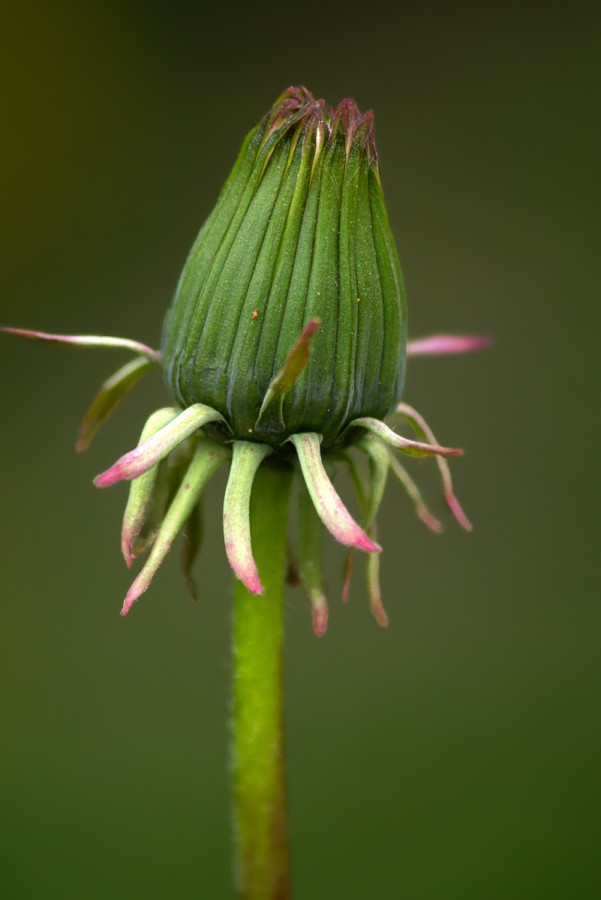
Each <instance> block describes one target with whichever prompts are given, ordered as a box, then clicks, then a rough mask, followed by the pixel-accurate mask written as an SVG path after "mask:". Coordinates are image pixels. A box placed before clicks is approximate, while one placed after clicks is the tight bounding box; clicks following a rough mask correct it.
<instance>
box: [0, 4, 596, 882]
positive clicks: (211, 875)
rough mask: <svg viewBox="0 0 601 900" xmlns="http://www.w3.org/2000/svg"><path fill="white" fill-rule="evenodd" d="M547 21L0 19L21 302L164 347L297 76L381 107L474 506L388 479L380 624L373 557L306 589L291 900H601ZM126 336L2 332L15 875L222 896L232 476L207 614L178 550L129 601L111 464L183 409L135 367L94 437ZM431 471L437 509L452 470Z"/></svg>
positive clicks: (6, 190) (581, 173)
mask: <svg viewBox="0 0 601 900" xmlns="http://www.w3.org/2000/svg"><path fill="white" fill-rule="evenodd" d="M592 9H593V6H592V5H591V7H590V8H589V7H587V6H586V5H580V4H578V3H571V4H565V5H563V7H562V5H555V6H549V5H544V6H543V5H541V6H537V5H533V4H528V3H526V4H523V3H522V4H511V3H510V4H479V5H474V6H473V7H470V6H461V4H459V5H457V4H448V5H444V6H443V5H440V6H438V7H437V6H435V5H432V4H415V3H405V2H404V0H403V2H399V3H397V4H396V5H395V7H394V9H393V10H392V11H386V10H385V9H384V8H377V7H375V6H372V7H366V8H363V9H359V10H357V11H356V12H352V11H351V10H350V9H349V8H347V7H344V6H342V5H337V6H328V5H327V4H325V5H320V6H319V7H315V8H312V7H311V5H306V4H305V5H303V6H302V7H298V6H294V7H290V6H282V5H280V6H278V7H273V8H270V7H267V6H265V7H260V6H258V5H256V4H253V5H248V6H247V7H244V8H240V9H238V8H237V7H236V6H231V5H226V4H222V5H221V6H219V5H218V6H217V7H216V8H208V7H206V6H204V5H202V4H189V5H186V4H178V3H174V4H164V3H163V4H160V3H152V2H151V3H141V2H140V3H136V2H125V3H116V2H97V0H87V2H85V3H84V2H66V0H57V2H55V3H53V4H45V3H41V2H35V0H34V2H33V3H32V4H28V5H25V4H23V5H19V6H17V5H16V4H15V5H14V6H12V7H11V6H9V7H6V6H5V8H4V12H3V26H2V36H1V38H0V40H1V42H2V50H1V53H0V60H1V62H0V65H1V66H2V69H3V71H2V73H1V76H2V77H1V79H0V81H1V83H2V85H3V91H4V95H5V96H4V99H3V101H2V124H3V128H2V132H3V136H2V140H1V141H0V157H1V158H0V185H1V186H0V195H1V197H2V216H1V224H0V228H1V235H0V257H1V273H2V274H1V279H2V284H1V288H0V308H1V315H0V319H1V321H2V323H5V324H13V325H21V326H24V327H33V328H40V329H46V330H49V331H62V332H73V333H77V332H80V333H81V332H87V333H94V332H97V333H109V334H117V335H125V336H131V337H135V338H138V339H140V340H143V341H146V342H148V343H151V344H155V345H156V344H157V342H158V338H159V333H160V327H161V322H162V317H163V314H164V311H165V309H166V305H167V303H168V301H169V299H170V297H171V294H172V291H173V288H174V285H175V282H176V280H177V277H178V274H179V271H180V268H181V266H182V264H183V261H184V258H185V256H186V253H187V250H188V247H189V245H190V244H191V242H192V240H193V238H194V236H195V234H196V231H197V230H198V228H199V226H200V224H201V222H202V220H203V219H204V217H205V216H206V215H207V214H208V212H209V210H210V208H211V204H212V203H213V201H214V199H215V197H216V195H217V192H218V190H219V188H220V186H221V184H222V182H223V180H224V178H225V176H226V174H227V172H228V170H229V168H230V166H231V164H232V162H233V160H234V157H235V155H236V153H237V150H238V146H239V144H240V142H241V139H242V137H243V135H244V134H245V132H246V131H247V129H248V128H249V127H250V126H251V125H252V123H253V122H254V121H255V120H256V119H257V118H258V117H259V116H260V115H262V114H263V112H264V111H265V110H266V109H267V108H268V107H269V105H270V104H271V101H272V100H273V98H274V97H275V96H276V94H277V93H278V92H279V91H280V90H281V89H282V88H284V87H285V86H287V85H288V84H291V83H304V84H306V85H307V86H308V87H309V88H311V89H312V90H313V91H314V92H315V93H316V94H318V95H319V96H324V97H326V98H328V100H329V101H331V102H337V101H339V100H340V99H341V98H342V97H344V96H348V95H351V96H354V97H355V98H356V99H357V101H358V103H359V104H360V106H361V107H362V108H369V107H373V108H374V110H375V114H376V129H377V137H378V146H379V150H380V156H381V163H382V174H383V180H384V187H385V193H386V197H387V202H388V206H389V212H390V216H391V219H392V223H393V227H394V231H395V234H396V237H397V242H398V246H399V252H400V256H401V261H402V263H403V268H404V272H405V276H406V281H407V287H408V294H409V308H410V330H411V334H412V335H413V336H420V335H426V334H429V333H432V332H436V331H454V332H466V331H467V332H487V333H489V334H491V335H494V339H495V346H494V349H493V350H492V351H490V352H488V353H487V354H485V355H480V356H478V357H476V356H474V357H471V358H461V359H446V360H431V361H427V360H414V361H413V362H412V363H411V365H410V368H409V371H408V379H407V388H406V394H405V397H406V399H407V400H408V401H409V402H411V403H414V404H415V405H417V406H418V407H419V408H420V409H421V410H422V412H423V413H424V414H425V415H426V416H427V417H428V418H429V419H430V420H431V422H432V423H433V425H434V427H435V430H436V432H437V434H438V435H439V436H440V438H441V439H442V440H443V441H444V442H446V443H450V444H459V445H461V446H464V447H465V448H466V450H467V453H466V456H465V458H464V459H462V460H459V461H457V462H456V463H455V464H454V466H453V471H454V474H455V478H456V482H457V487H458V491H459V494H460V497H461V499H462V501H463V503H464V505H465V508H466V510H467V511H468V513H469V514H470V516H471V517H472V518H473V520H474V522H475V530H474V532H473V534H472V535H471V536H468V535H466V534H464V533H462V532H461V531H460V529H459V528H458V527H457V526H455V524H454V523H453V522H452V521H451V520H450V518H449V517H447V524H448V528H447V532H446V533H445V535H444V536H442V537H437V536H430V535H429V534H427V533H426V532H425V531H424V529H423V528H422V526H421V525H420V524H419V523H417V522H416V521H415V520H414V517H413V514H412V511H411V510H410V507H409V504H408V502H407V501H406V499H405V498H404V496H403V495H402V492H401V491H400V489H398V488H397V487H396V485H395V484H393V483H391V484H390V486H389V490H388V492H387V497H386V501H385V504H384V512H383V516H382V522H381V534H382V539H383V543H384V547H385V551H384V554H383V558H382V567H383V581H384V591H385V599H386V602H387V606H388V609H389V614H390V620H391V625H390V627H389V629H388V630H387V631H381V630H379V629H378V628H377V626H376V625H375V624H374V623H373V622H372V620H371V618H370V615H369V612H368V609H367V604H366V601H365V597H364V593H363V588H362V584H361V579H360V578H358V579H357V580H356V584H355V586H354V590H353V595H352V599H351V603H350V605H348V606H347V607H342V605H341V604H340V603H339V601H338V592H339V569H340V565H341V562H342V555H341V554H340V553H339V552H338V549H337V548H336V547H335V546H334V545H333V542H330V543H329V544H328V560H329V571H330V577H329V583H330V594H331V598H332V601H333V603H332V612H331V620H330V621H331V624H330V631H329V633H328V635H327V636H326V637H325V638H324V639H322V640H317V639H315V638H314V637H313V635H312V633H311V629H310V624H309V616H308V612H307V608H306V605H305V603H304V600H303V598H302V597H301V595H300V594H299V593H297V592H293V591H291V592H290V594H289V597H288V600H287V605H288V608H287V625H288V636H287V647H286V667H287V686H286V691H287V717H288V722H287V724H288V749H289V783H290V809H291V826H292V835H293V863H294V883H295V896H296V897H297V898H301V900H303V898H311V900H339V898H340V900H342V898H344V900H351V898H352V900H355V898H357V900H362V898H366V897H370V898H372V897H373V898H378V900H379V898H386V900H387V898H396V897H403V898H408V900H451V898H452V900H497V898H498V900H507V898H512V900H513V898H515V900H530V898H539V897H540V898H546V900H551V898H570V900H572V898H578V900H584V898H589V897H590V898H593V897H594V898H596V897H598V896H599V892H600V884H601V881H600V878H601V864H600V847H599V808H600V800H601V797H600V793H601V791H600V789H599V788H600V778H599V760H600V758H601V754H600V750H601V746H600V744H601V740H600V738H601V727H600V704H599V676H600V675H601V671H600V670H601V663H600V653H599V650H600V631H599V626H600V625H601V622H600V618H601V617H600V614H599V595H600V590H599V583H600V582H599V574H600V573H599V566H598V560H599V550H598V514H599V476H598V471H599V468H598V461H597V458H598V440H599V429H598V414H599V391H598V383H597V384H595V381H596V379H595V374H596V370H597V358H598V342H599V337H598V335H599V324H600V321H601V313H600V309H601V307H600V303H599V294H598V289H599V283H600V277H599V276H600V274H601V273H600V271H599V266H598V261H597V256H598V246H599V224H598V210H599V187H600V184H599V131H600V125H599V108H598V98H599V87H600V78H599V74H600V73H599V67H598V56H599V51H598V47H599V37H600V29H599V25H600V24H601V23H600V19H599V15H598V13H595V12H593V11H592ZM125 358H126V357H123V356H122V354H119V353H110V352H103V351H92V350H90V351H81V350H71V349H61V348H56V347H47V346H41V345H34V344H27V343H20V342H18V341H16V340H12V339H9V338H7V337H5V338H0V384H1V390H0V422H1V425H0V431H1V435H2V438H1V441H0V462H1V466H0V486H1V487H0V489H1V497H2V500H1V510H2V516H1V519H0V599H1V604H0V616H1V619H2V628H1V638H0V640H1V648H0V649H1V652H0V667H1V685H0V690H1V720H2V740H1V742H0V832H1V833H0V893H1V895H2V896H3V897H6V898H7V900H8V898H10V900H21V898H34V897H35V898H54V897H57V898H58V897H60V898H63V900H66V898H69V900H70V898H82V897H85V898H89V900H104V898H119V900H138V898H140V900H167V898H182V900H186V898H194V897H202V898H210V900H221V898H224V900H227V898H230V897H231V896H232V888H231V878H230V863H229V824H230V823H229V811H228V787H227V767H228V735H227V714H226V709H227V705H228V677H229V659H228V634H229V626H230V610H231V584H230V578H229V573H228V569H227V566H226V562H225V556H224V552H223V548H222V538H221V534H220V503H221V498H222V493H223V478H222V479H221V481H219V480H217V481H216V482H215V484H213V485H211V487H210V489H209V504H208V508H209V510H210V513H211V517H212V518H211V527H210V528H209V529H208V530H209V534H208V535H207V541H206V545H205V547H204V549H203V553H202V557H201V560H200V565H199V567H198V578H199V581H200V584H201V600H200V602H199V603H197V604H194V603H192V602H191V601H189V599H188V598H187V595H186V594H185V591H184V587H183V584H182V581H181V579H180V575H179V570H178V569H179V567H178V561H177V558H175V556H174V558H173V559H170V560H169V562H168V564H167V565H166V566H165V567H164V569H163V570H162V571H161V572H160V574H159V576H158V577H157V579H156V583H155V585H154V586H153V588H152V590H151V591H150V592H149V593H148V594H147V595H146V596H145V597H144V598H143V600H142V601H141V602H140V603H139V604H138V605H137V607H136V608H135V610H134V611H133V614H132V615H130V616H129V617H128V618H127V619H126V620H122V619H120V617H119V616H118V610H119V608H120V604H121V600H122V597H123V595H124V593H125V591H126V589H127V586H128V583H129V576H128V574H127V572H126V571H125V568H124V566H123V564H122V561H121V559H120V555H119V551H118V532H119V524H120V517H121V512H122V508H123V504H124V501H125V495H126V491H125V488H124V487H123V486H120V487H116V488H114V489H113V490H110V491H105V492H97V491H95V490H94V488H93V487H92V485H91V479H92V477H93V475H95V474H96V473H97V472H99V471H101V470H102V469H104V468H105V467H106V466H107V465H108V464H109V463H110V462H112V461H113V460H114V459H115V458H116V457H117V456H118V455H120V454H121V453H122V452H124V451H125V450H126V449H128V448H129V447H130V446H131V445H132V444H133V442H134V441H135V440H136V438H137V435H138V433H139V430H140V428H141V425H142V423H143V421H144V419H145V416H146V415H147V414H148V412H150V411H151V410H152V409H153V408H155V407H156V406H157V405H163V404H164V402H165V395H164V392H163V388H162V385H161V383H160V379H159V378H158V377H156V378H154V380H153V379H149V380H148V382H147V383H143V384H142V386H140V387H139V388H138V389H137V391H136V393H135V394H134V395H132V397H131V398H130V399H129V400H128V401H127V404H126V405H125V406H124V407H123V408H122V409H121V410H120V412H119V413H118V414H117V415H116V416H115V418H114V419H113V421H112V422H111V424H110V426H109V427H107V428H106V430H104V431H103V432H102V433H101V434H100V436H99V437H98V439H97V440H96V442H95V444H94V445H93V447H92V448H91V450H90V451H89V453H88V454H87V456H85V457H83V458H81V457H80V458H77V457H76V456H75V454H74V451H73V443H74V439H75V434H76V430H77V424H78V417H79V415H80V414H81V412H82V410H83V409H84V408H85V406H86V404H87V402H88V401H89V399H90V398H91V396H92V395H93V393H94V391H95V389H96V387H97V385H98V384H99V382H100V381H101V380H102V379H103V378H104V377H106V376H107V375H108V374H109V373H110V372H111V371H113V370H114V369H115V368H117V367H118V365H120V364H121V363H122V362H123V361H125ZM414 474H417V477H418V479H419V480H420V482H421V483H422V485H424V486H425V490H426V493H427V495H428V497H429V499H430V500H431V502H432V504H433V506H434V507H435V508H436V509H437V510H439V511H440V510H441V504H440V500H439V498H438V485H437V479H436V475H435V467H434V466H433V464H432V463H431V462H428V461H423V462H421V463H416V464H415V465H414Z"/></svg>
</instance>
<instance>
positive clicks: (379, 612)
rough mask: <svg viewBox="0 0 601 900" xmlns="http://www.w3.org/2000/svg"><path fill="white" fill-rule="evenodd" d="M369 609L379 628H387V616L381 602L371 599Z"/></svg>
mask: <svg viewBox="0 0 601 900" xmlns="http://www.w3.org/2000/svg"><path fill="white" fill-rule="evenodd" d="M371 608H372V612H373V614H374V618H375V620H376V622H377V623H378V625H379V626H380V628H388V614H387V612H386V610H385V609H384V607H383V605H382V601H381V600H373V599H372V604H371Z"/></svg>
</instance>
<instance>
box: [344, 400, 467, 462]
mask: <svg viewBox="0 0 601 900" xmlns="http://www.w3.org/2000/svg"><path fill="white" fill-rule="evenodd" d="M401 405H402V404H401ZM397 412H398V408H397ZM349 427H350V428H365V429H366V430H367V431H371V432H372V434H375V435H376V436H377V437H379V438H381V439H382V440H383V441H385V442H386V443H387V444H390V446H391V447H396V449H397V450H400V451H401V453H406V454H407V456H434V455H440V456H462V455H463V450H460V449H458V448H453V447H441V446H440V445H439V444H436V443H431V444H426V443H422V442H421V441H411V440H409V438H405V437H402V436H401V435H400V434H397V433H396V432H395V431H393V430H392V429H391V428H389V427H388V425H385V424H384V422H380V420H379V419H372V418H370V417H369V416H364V417H363V418H361V419H354V420H353V421H352V422H351V423H350V426H349Z"/></svg>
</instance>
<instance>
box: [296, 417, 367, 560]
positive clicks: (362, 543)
mask: <svg viewBox="0 0 601 900" xmlns="http://www.w3.org/2000/svg"><path fill="white" fill-rule="evenodd" d="M290 440H291V441H292V443H293V444H294V446H295V447H296V452H297V455H298V459H299V462H300V467H301V469H302V473H303V477H304V479H305V484H306V485H307V489H308V491H309V493H310V495H311V499H312V500H313V503H314V505H315V509H316V511H317V515H318V516H319V518H320V519H321V521H322V522H323V524H324V525H325V527H326V528H327V529H328V531H329V532H330V534H331V535H332V536H333V537H334V538H336V540H337V541H339V542H340V543H341V544H344V545H345V546H347V547H357V548H358V549H359V550H365V551H367V552H368V553H377V552H379V551H380V550H381V547H379V546H378V544H376V543H374V542H373V541H372V540H370V539H369V537H368V536H367V535H366V533H365V532H364V531H363V529H362V528H361V527H360V526H359V525H358V524H357V523H356V522H355V520H354V519H353V517H352V516H351V514H350V513H349V511H348V509H347V508H346V506H345V505H344V503H343V502H342V500H341V499H340V497H339V496H338V494H337V493H336V491H335V489H334V485H333V484H332V482H331V481H330V479H329V478H328V475H327V473H326V470H325V469H324V466H323V462H322V459H321V451H320V446H319V445H320V440H321V439H320V436H319V435H318V434H315V433H313V432H306V433H304V434H293V435H291V436H290Z"/></svg>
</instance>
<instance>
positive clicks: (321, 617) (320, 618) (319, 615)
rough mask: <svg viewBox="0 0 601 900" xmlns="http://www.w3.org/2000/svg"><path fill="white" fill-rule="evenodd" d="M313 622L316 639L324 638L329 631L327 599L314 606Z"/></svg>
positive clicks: (312, 611)
mask: <svg viewBox="0 0 601 900" xmlns="http://www.w3.org/2000/svg"><path fill="white" fill-rule="evenodd" d="M311 622H312V624H313V634H314V635H315V637H323V636H324V634H325V633H326V631H327V630H328V602H327V600H326V599H325V597H324V598H322V599H321V600H320V602H318V603H315V604H314V605H313V608H312V610H311Z"/></svg>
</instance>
